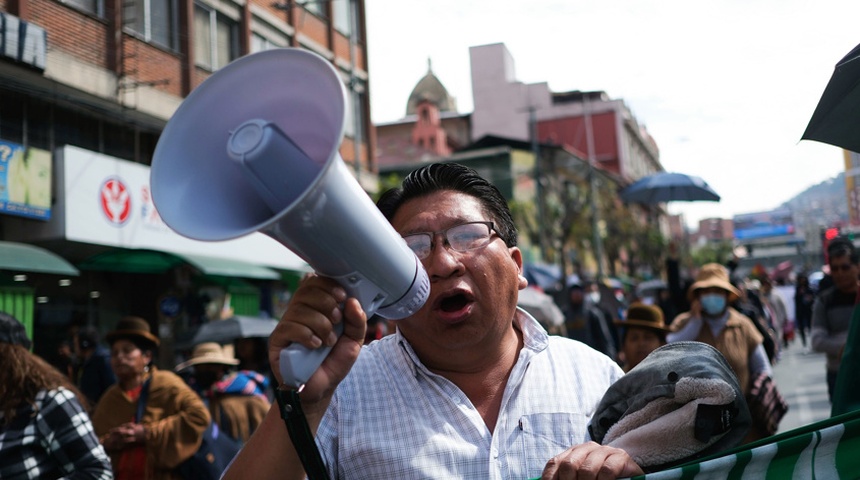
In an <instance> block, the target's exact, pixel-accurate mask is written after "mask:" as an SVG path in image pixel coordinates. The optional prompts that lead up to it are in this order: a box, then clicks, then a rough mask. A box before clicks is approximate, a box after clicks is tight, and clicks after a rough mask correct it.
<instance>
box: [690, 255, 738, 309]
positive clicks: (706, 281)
mask: <svg viewBox="0 0 860 480" xmlns="http://www.w3.org/2000/svg"><path fill="white" fill-rule="evenodd" d="M712 287H717V288H721V289H723V290H725V291H726V292H728V294H729V302H733V301H735V300H737V298H738V297H740V295H741V292H739V291H738V289H737V288H735V286H734V285H732V282H731V281H729V271H728V270H727V269H726V267H724V266H722V265H720V264H719V263H706V264H705V265H702V267H701V268H700V269H699V273H697V274H696V281H695V282H694V283H693V284H692V285H690V289H689V290H687V298H689V299H690V300H693V298H695V297H696V290H700V289H703V288H712Z"/></svg>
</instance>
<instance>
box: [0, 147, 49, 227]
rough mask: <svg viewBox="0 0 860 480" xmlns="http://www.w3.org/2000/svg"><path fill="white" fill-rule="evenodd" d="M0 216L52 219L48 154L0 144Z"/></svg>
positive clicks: (32, 149) (36, 149)
mask: <svg viewBox="0 0 860 480" xmlns="http://www.w3.org/2000/svg"><path fill="white" fill-rule="evenodd" d="M0 213H6V214H9V215H17V216H20V217H27V218H35V219H39V220H48V219H50V218H51V153H50V152H48V151H47V150H40V149H38V148H25V147H24V146H23V145H19V144H17V143H12V142H7V141H4V140H0Z"/></svg>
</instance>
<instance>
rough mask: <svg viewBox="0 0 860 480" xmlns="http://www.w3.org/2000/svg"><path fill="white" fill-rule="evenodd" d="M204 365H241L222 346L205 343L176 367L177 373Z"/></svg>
mask: <svg viewBox="0 0 860 480" xmlns="http://www.w3.org/2000/svg"><path fill="white" fill-rule="evenodd" d="M202 363H208V364H215V365H239V360H237V359H235V358H233V357H231V356H230V355H227V353H226V352H224V349H223V348H221V345H220V344H218V343H215V342H205V343H201V344H200V345H197V346H196V347H194V350H192V352H191V358H190V359H189V360H187V361H185V362H182V363H180V364H179V365H177V366H176V371H177V372H178V371H180V370H185V369H186V368H188V367H192V366H194V365H200V364H202Z"/></svg>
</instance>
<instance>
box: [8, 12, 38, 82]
mask: <svg viewBox="0 0 860 480" xmlns="http://www.w3.org/2000/svg"><path fill="white" fill-rule="evenodd" d="M47 49H48V34H47V32H45V29H44V28H42V27H39V26H37V25H33V24H32V23H28V22H25V21H23V20H21V19H20V18H18V17H16V16H13V15H9V14H8V13H3V12H0V56H2V57H7V58H11V59H12V60H15V61H17V62H21V63H26V64H27V65H30V66H32V67H35V68H37V69H39V70H42V71H44V70H45V56H46V55H47Z"/></svg>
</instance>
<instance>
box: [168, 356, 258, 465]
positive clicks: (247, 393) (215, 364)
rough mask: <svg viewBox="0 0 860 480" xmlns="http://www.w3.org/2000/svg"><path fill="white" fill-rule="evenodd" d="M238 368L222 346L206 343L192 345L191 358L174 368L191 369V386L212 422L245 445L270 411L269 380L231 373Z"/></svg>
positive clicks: (247, 372)
mask: <svg viewBox="0 0 860 480" xmlns="http://www.w3.org/2000/svg"><path fill="white" fill-rule="evenodd" d="M237 365H239V360H237V359H236V358H234V357H233V356H232V355H228V354H227V353H226V352H225V351H224V348H223V347H221V345H219V344H218V343H214V342H206V343H201V344H199V345H197V346H195V347H194V350H193V351H192V352H191V358H190V359H189V360H187V361H185V362H182V363H180V364H179V365H177V366H176V372H182V371H183V370H186V369H189V368H191V367H194V373H193V375H192V377H193V380H194V387H195V389H196V390H197V391H198V393H200V395H201V396H202V397H203V401H204V403H206V404H207V405H208V406H209V415H210V416H211V417H212V421H214V422H217V423H218V426H219V427H220V428H221V431H222V432H227V433H228V434H229V435H230V436H231V437H233V438H234V439H236V440H239V441H241V442H242V443H245V442H247V441H248V438H250V437H251V434H252V433H254V430H256V429H257V426H259V425H260V423H262V422H263V417H265V416H266V413H267V412H268V411H269V407H270V405H269V400H268V399H267V398H266V394H265V390H266V387H268V385H269V380H268V378H266V377H265V376H264V375H263V374H261V373H258V372H253V371H250V370H242V371H239V372H235V371H232V370H233V369H234V368H235V367H236V366H237ZM229 460H230V459H227V461H229Z"/></svg>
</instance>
